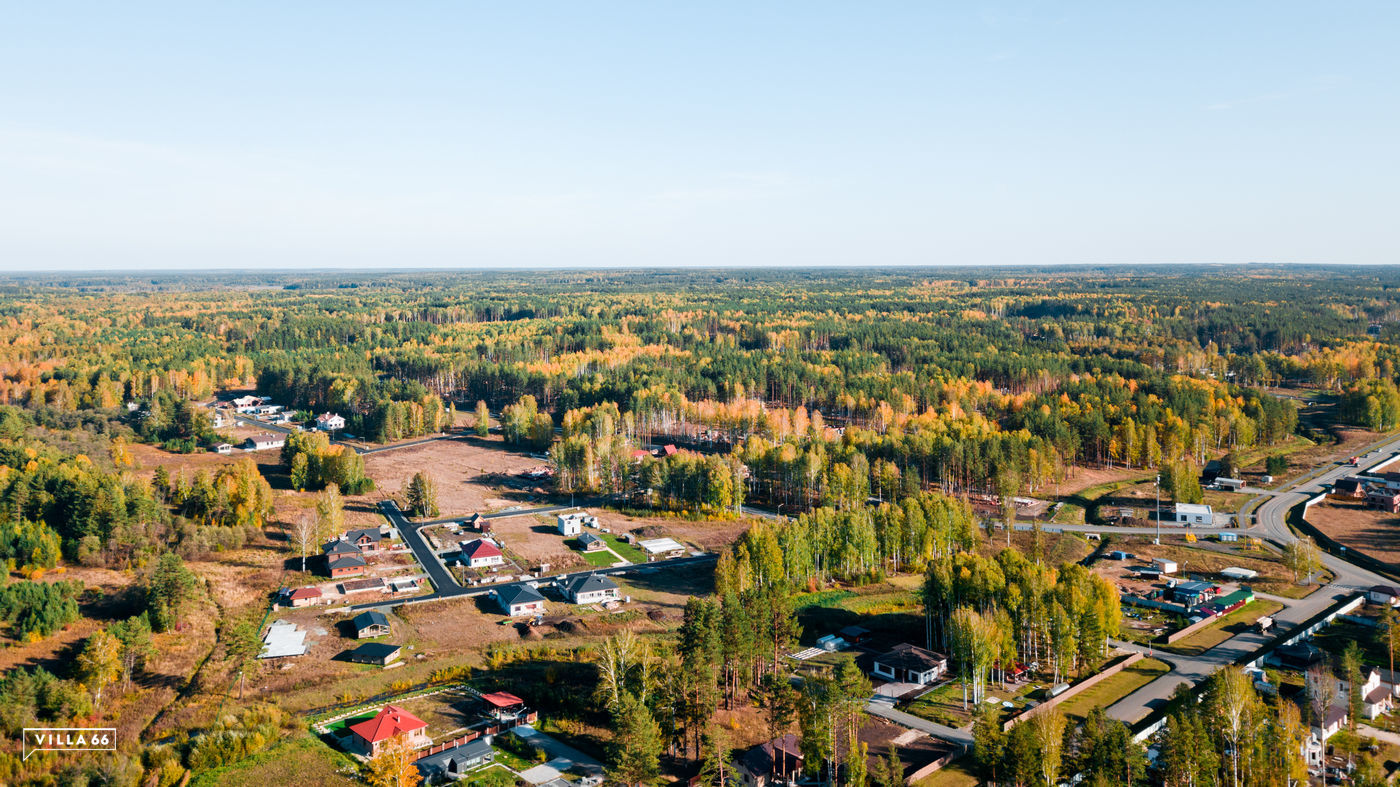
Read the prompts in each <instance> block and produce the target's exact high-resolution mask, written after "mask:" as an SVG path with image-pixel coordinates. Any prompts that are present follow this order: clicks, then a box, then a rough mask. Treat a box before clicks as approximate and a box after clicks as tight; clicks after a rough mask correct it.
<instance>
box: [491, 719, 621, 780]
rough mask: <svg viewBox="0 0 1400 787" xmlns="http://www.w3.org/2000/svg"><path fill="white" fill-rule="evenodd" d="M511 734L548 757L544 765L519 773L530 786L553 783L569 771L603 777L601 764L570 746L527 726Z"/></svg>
mask: <svg viewBox="0 0 1400 787" xmlns="http://www.w3.org/2000/svg"><path fill="white" fill-rule="evenodd" d="M511 732H513V733H514V734H516V735H518V736H520V737H521V738H523V739H524V740H526V741H528V742H530V743H532V744H534V745H536V746H538V747H540V748H541V749H544V751H545V753H546V754H547V755H548V757H549V761H548V762H546V763H545V764H544V765H537V766H535V767H534V768H530V769H529V770H526V771H523V772H521V774H520V776H521V777H522V778H524V779H525V780H526V781H528V782H530V783H531V784H544V783H545V782H548V781H553V780H554V779H557V778H559V775H560V774H562V773H564V772H566V771H570V770H572V771H575V772H578V773H581V774H582V775H584V776H597V777H598V778H600V779H601V778H602V777H603V764H602V763H601V762H598V761H597V760H595V759H593V758H592V757H589V756H588V755H587V754H584V753H583V752H581V751H579V750H578V749H575V748H574V747H572V746H568V745H565V744H563V743H560V742H559V741H557V740H555V739H554V738H551V737H549V736H548V735H545V734H544V733H542V732H540V731H539V730H536V729H535V728H534V727H531V726H530V725H528V724H522V725H521V726H519V727H516V728H515V729H514V730H511Z"/></svg>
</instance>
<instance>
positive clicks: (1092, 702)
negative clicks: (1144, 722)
mask: <svg viewBox="0 0 1400 787" xmlns="http://www.w3.org/2000/svg"><path fill="white" fill-rule="evenodd" d="M1170 671H1171V667H1170V666H1168V665H1166V664H1164V663H1163V662H1160V661H1158V660H1157V659H1142V660H1141V661H1138V662H1137V663H1135V664H1133V665H1131V666H1129V667H1128V668H1127V669H1125V670H1123V671H1122V672H1120V673H1118V674H1117V675H1114V676H1113V677H1111V678H1106V679H1104V681H1103V682H1101V683H1099V684H1098V685H1096V686H1093V687H1092V688H1090V689H1088V690H1086V691H1085V692H1084V693H1083V694H1079V695H1076V696H1075V697H1073V698H1071V699H1069V700H1067V701H1065V702H1064V703H1062V704H1061V705H1060V710H1061V711H1062V712H1063V713H1064V714H1065V715H1066V716H1068V717H1070V718H1072V719H1082V718H1084V717H1085V716H1087V715H1089V711H1091V710H1093V709H1094V708H1098V707H1103V708H1106V707H1108V706H1109V705H1112V704H1113V703H1114V702H1116V701H1118V700H1120V699H1122V698H1123V697H1126V696H1128V695H1129V694H1132V693H1133V692H1135V691H1137V690H1138V689H1140V688H1142V687H1143V686H1146V685H1147V684H1149V683H1151V682H1152V681H1154V680H1156V679H1157V678H1159V677H1161V676H1162V675H1165V674H1167V673H1168V672H1170Z"/></svg>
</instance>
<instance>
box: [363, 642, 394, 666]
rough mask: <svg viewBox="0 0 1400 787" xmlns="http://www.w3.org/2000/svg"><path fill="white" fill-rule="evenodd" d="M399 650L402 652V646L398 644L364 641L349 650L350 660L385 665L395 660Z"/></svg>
mask: <svg viewBox="0 0 1400 787" xmlns="http://www.w3.org/2000/svg"><path fill="white" fill-rule="evenodd" d="M401 652H403V647H402V646H400V645H390V644H389V643H387V642H366V643H365V644H363V645H361V646H359V647H358V648H355V649H354V650H352V651H350V660H351V661H353V662H355V663H356V664H378V665H379V666H381V667H385V666H388V665H389V664H390V663H392V662H394V661H397V660H398V658H399V654H400V653H401Z"/></svg>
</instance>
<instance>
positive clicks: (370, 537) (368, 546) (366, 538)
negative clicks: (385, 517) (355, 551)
mask: <svg viewBox="0 0 1400 787" xmlns="http://www.w3.org/2000/svg"><path fill="white" fill-rule="evenodd" d="M345 540H346V541H349V542H350V543H352V544H354V545H355V546H357V547H359V548H360V551H362V552H373V551H375V550H377V549H379V545H380V544H381V543H382V542H383V541H384V534H383V533H382V532H380V530H379V528H377V527H367V528H363V529H361V530H351V531H349V532H347V533H346V534H345Z"/></svg>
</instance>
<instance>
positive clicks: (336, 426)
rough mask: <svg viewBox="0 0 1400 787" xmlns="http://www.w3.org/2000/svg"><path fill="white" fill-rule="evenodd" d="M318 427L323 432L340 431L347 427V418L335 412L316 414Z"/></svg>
mask: <svg viewBox="0 0 1400 787" xmlns="http://www.w3.org/2000/svg"><path fill="white" fill-rule="evenodd" d="M316 428H317V429H319V430H321V431H322V432H338V431H340V430H341V429H344V428H345V419H344V418H343V417H341V416H339V415H337V414H335V413H321V414H320V415H318V416H316Z"/></svg>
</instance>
